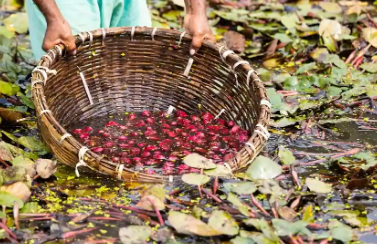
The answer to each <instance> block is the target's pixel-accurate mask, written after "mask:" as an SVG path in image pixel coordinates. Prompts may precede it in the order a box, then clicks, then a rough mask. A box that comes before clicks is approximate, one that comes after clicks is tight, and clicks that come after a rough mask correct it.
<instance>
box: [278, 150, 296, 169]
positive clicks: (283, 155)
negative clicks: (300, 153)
mask: <svg viewBox="0 0 377 244" xmlns="http://www.w3.org/2000/svg"><path fill="white" fill-rule="evenodd" d="M278 156H279V158H280V159H281V161H282V162H283V163H284V164H285V165H290V164H292V163H293V162H294V161H296V158H295V156H293V153H292V152H291V151H290V150H288V149H286V148H284V147H280V149H279V155H278Z"/></svg>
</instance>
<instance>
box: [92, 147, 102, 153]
mask: <svg viewBox="0 0 377 244" xmlns="http://www.w3.org/2000/svg"><path fill="white" fill-rule="evenodd" d="M92 151H93V152H95V153H102V152H103V148H102V147H95V148H92Z"/></svg>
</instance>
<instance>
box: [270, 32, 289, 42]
mask: <svg viewBox="0 0 377 244" xmlns="http://www.w3.org/2000/svg"><path fill="white" fill-rule="evenodd" d="M274 39H278V40H279V41H281V42H282V43H290V42H292V41H293V40H292V39H291V38H290V37H289V36H288V35H287V34H284V33H276V34H275V35H274Z"/></svg>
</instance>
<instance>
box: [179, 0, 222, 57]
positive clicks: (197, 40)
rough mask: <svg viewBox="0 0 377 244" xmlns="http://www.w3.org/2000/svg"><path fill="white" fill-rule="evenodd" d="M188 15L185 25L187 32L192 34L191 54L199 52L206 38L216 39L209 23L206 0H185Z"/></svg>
mask: <svg viewBox="0 0 377 244" xmlns="http://www.w3.org/2000/svg"><path fill="white" fill-rule="evenodd" d="M185 5H186V16H185V22H184V26H185V29H186V31H187V32H189V33H190V34H191V35H192V36H193V39H192V43H191V48H190V54H191V55H194V54H195V53H196V52H198V50H199V48H200V46H201V45H202V43H203V40H204V39H209V40H211V41H214V42H215V41H216V39H215V37H214V36H213V34H212V30H211V26H210V25H209V23H208V19H207V15H206V1H205V0H185Z"/></svg>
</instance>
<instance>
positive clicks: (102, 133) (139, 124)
mask: <svg viewBox="0 0 377 244" xmlns="http://www.w3.org/2000/svg"><path fill="white" fill-rule="evenodd" d="M106 119H107V121H106V122H105V123H106V125H104V126H103V124H105V123H103V124H102V125H101V123H100V121H101V120H100V119H98V118H97V119H96V120H95V121H90V122H89V124H87V125H86V127H85V128H82V129H81V128H77V127H76V129H74V130H73V134H74V135H75V136H77V137H78V138H79V140H80V141H81V142H82V143H83V144H85V145H86V146H87V147H88V148H90V149H91V150H92V151H93V152H95V153H98V154H101V155H103V156H105V157H108V158H109V159H111V160H112V161H114V162H120V163H123V164H124V165H125V167H128V168H133V169H135V170H138V171H142V172H145V173H148V174H155V173H159V174H164V175H171V174H184V173H189V172H197V169H194V168H190V167H189V166H187V165H185V164H183V160H182V159H183V158H184V157H185V156H186V155H188V154H191V153H198V154H200V155H202V156H204V157H206V158H210V159H213V161H214V162H215V163H219V164H220V163H222V162H224V161H226V160H228V159H230V158H232V157H233V156H234V153H235V152H236V151H238V150H239V149H240V147H241V146H242V145H243V144H244V143H245V142H246V141H247V140H248V138H249V136H250V135H249V133H248V131H247V130H242V129H241V128H240V127H239V126H238V125H236V124H235V123H234V122H233V121H227V122H226V121H224V120H222V119H215V118H214V116H213V115H212V114H210V113H203V114H202V115H201V116H197V115H187V114H186V113H185V112H183V111H176V112H175V113H174V114H172V115H170V116H166V113H165V112H158V113H153V114H152V113H151V112H150V111H144V112H142V113H140V114H134V113H132V114H127V115H126V116H123V118H119V119H114V118H112V120H111V121H109V122H108V118H106ZM94 125H95V126H94ZM94 127H95V128H98V129H95V128H94Z"/></svg>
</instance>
